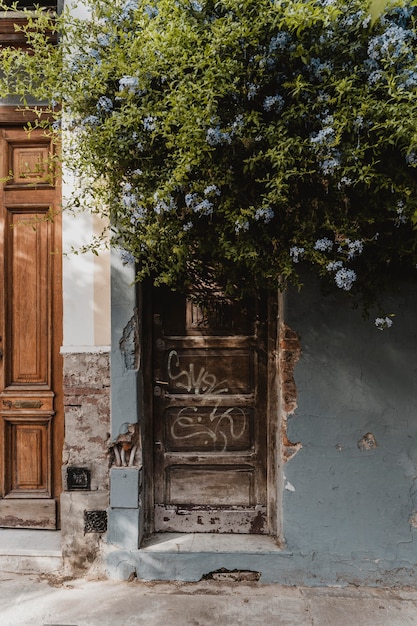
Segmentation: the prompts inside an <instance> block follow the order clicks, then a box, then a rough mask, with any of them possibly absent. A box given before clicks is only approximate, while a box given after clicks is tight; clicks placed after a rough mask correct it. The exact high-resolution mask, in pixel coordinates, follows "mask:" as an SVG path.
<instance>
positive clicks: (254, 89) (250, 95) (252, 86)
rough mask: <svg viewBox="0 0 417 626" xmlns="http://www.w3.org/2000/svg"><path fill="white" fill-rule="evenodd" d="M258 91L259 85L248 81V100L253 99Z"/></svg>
mask: <svg viewBox="0 0 417 626" xmlns="http://www.w3.org/2000/svg"><path fill="white" fill-rule="evenodd" d="M258 91H259V85H255V83H249V85H248V100H253V99H254V97H255V96H256V94H257V93H258Z"/></svg>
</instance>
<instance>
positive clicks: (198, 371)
mask: <svg viewBox="0 0 417 626" xmlns="http://www.w3.org/2000/svg"><path fill="white" fill-rule="evenodd" d="M265 318H266V312H265V302H263V301H261V300H259V301H256V302H255V301H254V302H252V303H251V304H250V305H246V306H244V305H230V304H227V303H224V302H221V301H218V302H214V303H213V304H211V305H209V306H204V307H202V306H198V305H196V304H194V303H193V302H192V301H190V300H186V299H185V298H183V297H181V296H178V295H174V294H170V293H168V292H166V291H162V290H161V291H159V292H158V294H157V296H156V298H155V302H154V311H153V325H154V335H153V344H154V345H153V375H154V388H153V395H154V398H153V405H154V481H155V482H154V526H155V531H172V532H221V533H229V532H232V533H266V532H268V530H267V519H266V509H267V488H266V472H267V458H266V425H267V419H266V412H267V382H266V369H267V359H266V345H265V332H266V319H265Z"/></svg>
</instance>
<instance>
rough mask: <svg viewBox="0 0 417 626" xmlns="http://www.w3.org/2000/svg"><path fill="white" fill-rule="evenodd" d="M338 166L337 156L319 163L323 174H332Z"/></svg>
mask: <svg viewBox="0 0 417 626" xmlns="http://www.w3.org/2000/svg"><path fill="white" fill-rule="evenodd" d="M339 165H340V159H339V157H338V155H336V154H335V155H334V156H333V157H331V158H329V159H324V161H321V162H320V167H321V170H322V172H323V174H334V171H335V169H336V168H337V167H339Z"/></svg>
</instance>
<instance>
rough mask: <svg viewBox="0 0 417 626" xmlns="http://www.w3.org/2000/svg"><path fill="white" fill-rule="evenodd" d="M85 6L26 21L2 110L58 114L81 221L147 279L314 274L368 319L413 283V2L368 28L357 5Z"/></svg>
mask: <svg viewBox="0 0 417 626" xmlns="http://www.w3.org/2000/svg"><path fill="white" fill-rule="evenodd" d="M87 4H88V7H89V10H90V16H89V18H83V19H81V18H77V17H75V16H74V13H72V14H70V13H69V12H68V11H64V13H63V14H62V15H61V16H59V17H58V18H56V19H52V17H50V16H48V14H46V13H42V12H37V13H35V14H34V15H33V16H31V17H30V18H29V23H28V27H27V29H26V33H27V37H28V43H29V48H30V49H31V51H32V54H30V55H29V54H27V53H25V52H22V51H19V50H13V49H7V48H6V49H3V50H2V51H1V63H2V67H3V68H4V77H3V78H2V80H1V81H0V94H3V95H5V94H17V95H20V96H21V97H22V102H25V96H26V94H28V93H30V94H32V95H34V96H35V97H36V98H38V99H39V100H46V101H47V102H49V104H50V107H51V110H52V111H53V116H54V118H55V122H54V128H56V127H57V124H58V123H61V124H62V132H63V133H64V151H63V153H64V157H65V158H66V159H67V161H68V163H67V166H68V165H69V166H70V167H71V168H72V169H73V170H74V171H75V172H76V174H77V177H78V179H79V180H81V181H84V185H81V188H80V194H81V197H80V196H77V197H76V198H74V204H75V205H77V204H79V205H82V204H86V203H87V204H89V206H91V207H92V208H93V210H97V211H99V212H101V213H104V214H108V215H109V217H110V219H111V223H112V227H113V229H114V237H113V240H114V243H116V244H117V245H120V247H121V248H122V249H123V250H124V254H125V258H127V257H128V256H130V257H131V258H132V259H134V260H135V261H136V263H137V268H138V279H139V280H142V279H143V278H145V277H147V276H150V277H151V278H152V279H153V281H154V282H155V283H156V284H161V283H166V284H168V285H171V286H173V287H174V288H184V287H185V288H186V287H188V286H190V285H193V286H194V287H195V286H196V285H197V286H198V287H199V288H201V289H202V290H210V289H214V290H217V289H218V288H219V287H220V288H221V289H222V290H224V291H225V292H226V294H230V295H240V294H242V293H244V292H247V291H251V290H254V289H263V288H276V287H280V288H282V287H285V286H286V285H287V284H288V283H289V282H291V283H293V284H295V285H299V284H300V281H301V279H300V272H301V273H302V272H303V269H302V268H303V267H305V266H309V267H310V268H312V269H313V271H314V272H316V274H318V275H319V276H320V278H321V279H322V281H323V284H324V285H327V286H328V287H329V288H330V287H335V288H336V289H342V290H343V291H345V292H346V294H347V295H349V297H351V298H352V301H353V302H355V303H361V304H362V305H364V307H365V309H366V308H367V307H368V306H371V305H373V304H375V302H378V301H379V300H380V298H381V297H382V295H383V293H384V292H385V291H387V290H390V289H392V286H393V285H394V284H395V282H396V281H397V280H398V277H399V276H403V275H411V276H413V277H414V279H415V273H416V263H417V245H416V244H417V237H416V224H417V121H416V120H417V98H416V95H417V63H416V58H417V54H416V52H417V25H416V19H417V2H416V0H409V1H403V2H395V3H391V4H389V5H388V6H387V7H385V9H384V10H383V12H382V13H381V15H379V17H378V18H375V20H374V21H373V23H372V24H371V14H370V10H369V6H368V4H367V3H365V2H363V1H362V0H347V1H346V0H218V1H215V0H199V1H197V0H158V1H157V0H127V1H126V2H114V0H89V2H88V3H87ZM373 6H375V2H374V3H373ZM51 31H54V32H57V33H58V35H59V43H58V45H53V44H52V43H51V41H50V35H49V33H50V32H51ZM57 103H59V104H60V108H56V104H57ZM42 123H44V122H42V121H41V120H40V121H39V124H42ZM381 319H382V322H379V324H378V325H379V327H381V326H383V325H386V323H387V320H386V319H385V318H381Z"/></svg>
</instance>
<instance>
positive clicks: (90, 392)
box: [61, 352, 110, 573]
mask: <svg viewBox="0 0 417 626" xmlns="http://www.w3.org/2000/svg"><path fill="white" fill-rule="evenodd" d="M64 410H65V441H64V449H63V466H62V469H63V484H64V492H63V493H62V495H61V528H62V530H61V536H62V552H63V558H64V563H65V567H66V569H67V570H68V571H70V572H71V573H80V572H83V571H86V570H89V569H90V568H91V567H92V566H93V565H94V563H95V561H96V559H97V557H98V556H99V553H100V548H101V540H102V535H101V534H100V533H94V532H93V533H86V532H85V524H84V512H85V511H105V510H106V509H107V507H108V502H109V462H108V447H107V443H108V440H109V431H110V359H109V353H108V352H82V353H67V354H64ZM69 466H72V467H86V468H88V469H89V471H90V472H91V485H90V489H88V490H86V491H69V490H68V485H67V481H66V470H67V468H68V467H69Z"/></svg>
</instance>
